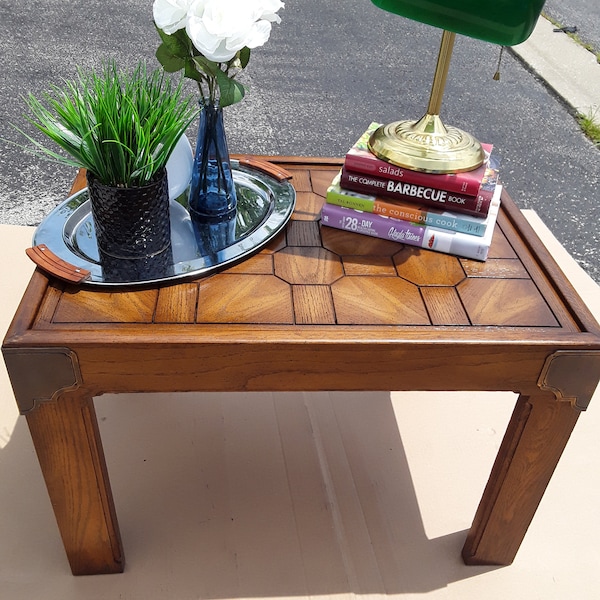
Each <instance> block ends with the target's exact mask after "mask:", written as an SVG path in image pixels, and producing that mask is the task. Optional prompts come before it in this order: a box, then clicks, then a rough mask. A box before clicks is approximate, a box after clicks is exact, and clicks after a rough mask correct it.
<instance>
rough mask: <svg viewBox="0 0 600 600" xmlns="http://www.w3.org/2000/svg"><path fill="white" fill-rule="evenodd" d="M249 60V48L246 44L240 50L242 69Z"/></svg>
mask: <svg viewBox="0 0 600 600" xmlns="http://www.w3.org/2000/svg"><path fill="white" fill-rule="evenodd" d="M249 61H250V48H248V46H244V47H243V48H242V49H241V50H240V64H241V66H242V69H245V68H246V67H247V66H248V62H249Z"/></svg>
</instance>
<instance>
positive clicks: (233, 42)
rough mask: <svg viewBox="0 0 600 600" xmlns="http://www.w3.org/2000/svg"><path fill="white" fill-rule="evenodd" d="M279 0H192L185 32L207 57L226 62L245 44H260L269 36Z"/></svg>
mask: <svg viewBox="0 0 600 600" xmlns="http://www.w3.org/2000/svg"><path fill="white" fill-rule="evenodd" d="M282 6H283V3H282V2H280V0H194V2H192V5H191V6H190V9H189V12H188V16H187V25H186V32H187V34H188V36H189V37H190V39H191V40H192V43H193V44H194V46H195V47H196V48H197V49H198V51H200V52H201V53H202V54H203V55H204V56H205V57H206V58H207V59H208V60H212V61H214V62H227V61H228V60H231V59H232V58H233V57H234V56H235V54H236V52H238V51H239V50H241V49H242V48H244V47H245V46H247V47H248V48H256V47H257V46H262V45H263V44H264V43H265V42H266V41H267V40H268V39H269V36H270V35H271V22H272V21H277V22H279V21H280V19H279V17H278V16H277V15H276V14H275V11H277V10H279V9H280V8H281V7H282Z"/></svg>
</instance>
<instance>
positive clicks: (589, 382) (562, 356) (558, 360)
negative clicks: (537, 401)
mask: <svg viewBox="0 0 600 600" xmlns="http://www.w3.org/2000/svg"><path fill="white" fill-rule="evenodd" d="M599 381H600V350H557V351H556V352H554V353H553V354H551V355H550V356H548V358H547V359H546V362H545V363H544V367H543V368H542V372H541V373H540V376H539V379H538V387H539V388H540V389H542V390H547V391H550V392H552V393H553V394H554V395H555V396H556V399H557V400H560V401H566V402H570V403H571V404H572V405H573V407H574V408H576V409H578V410H586V409H587V407H588V406H589V404H590V401H591V399H592V396H593V395H594V392H595V391H596V387H597V386H598V382H599Z"/></svg>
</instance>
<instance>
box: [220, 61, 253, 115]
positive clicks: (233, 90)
mask: <svg viewBox="0 0 600 600" xmlns="http://www.w3.org/2000/svg"><path fill="white" fill-rule="evenodd" d="M216 79H217V85H218V86H219V98H220V99H219V105H220V106H221V107H223V108H224V107H225V106H231V105H232V104H235V103H236V102H240V100H242V98H243V97H244V94H245V93H246V88H245V87H244V86H243V85H242V84H241V83H240V82H239V81H236V80H235V79H230V78H229V77H228V76H227V75H226V74H225V73H224V72H223V71H221V70H219V72H218V73H217V77H216Z"/></svg>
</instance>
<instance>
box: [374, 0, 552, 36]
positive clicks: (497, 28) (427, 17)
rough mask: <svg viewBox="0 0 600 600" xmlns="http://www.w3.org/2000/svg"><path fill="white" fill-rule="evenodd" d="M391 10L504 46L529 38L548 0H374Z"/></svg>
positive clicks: (413, 18) (380, 6)
mask: <svg viewBox="0 0 600 600" xmlns="http://www.w3.org/2000/svg"><path fill="white" fill-rule="evenodd" d="M371 1H372V2H373V4H375V5H376V6H378V7H379V8H382V9H383V10H387V11H388V12H391V13H395V14H397V15H402V16H403V17H407V18H408V19H412V20H413V21H420V22H422V23H427V24H429V25H433V26H434V27H439V28H441V29H446V30H448V31H454V32H455V33H460V34H462V35H466V36H469V37H474V38H478V39H480V40H485V41H487V42H492V43H495V44H500V45H502V46H514V45H515V44H520V43H521V42H523V41H525V40H526V39H527V38H528V37H529V36H530V35H531V32H532V31H533V28H534V27H535V24H536V22H537V19H538V17H539V15H540V12H541V11H542V7H543V6H544V2H545V0H371Z"/></svg>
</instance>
